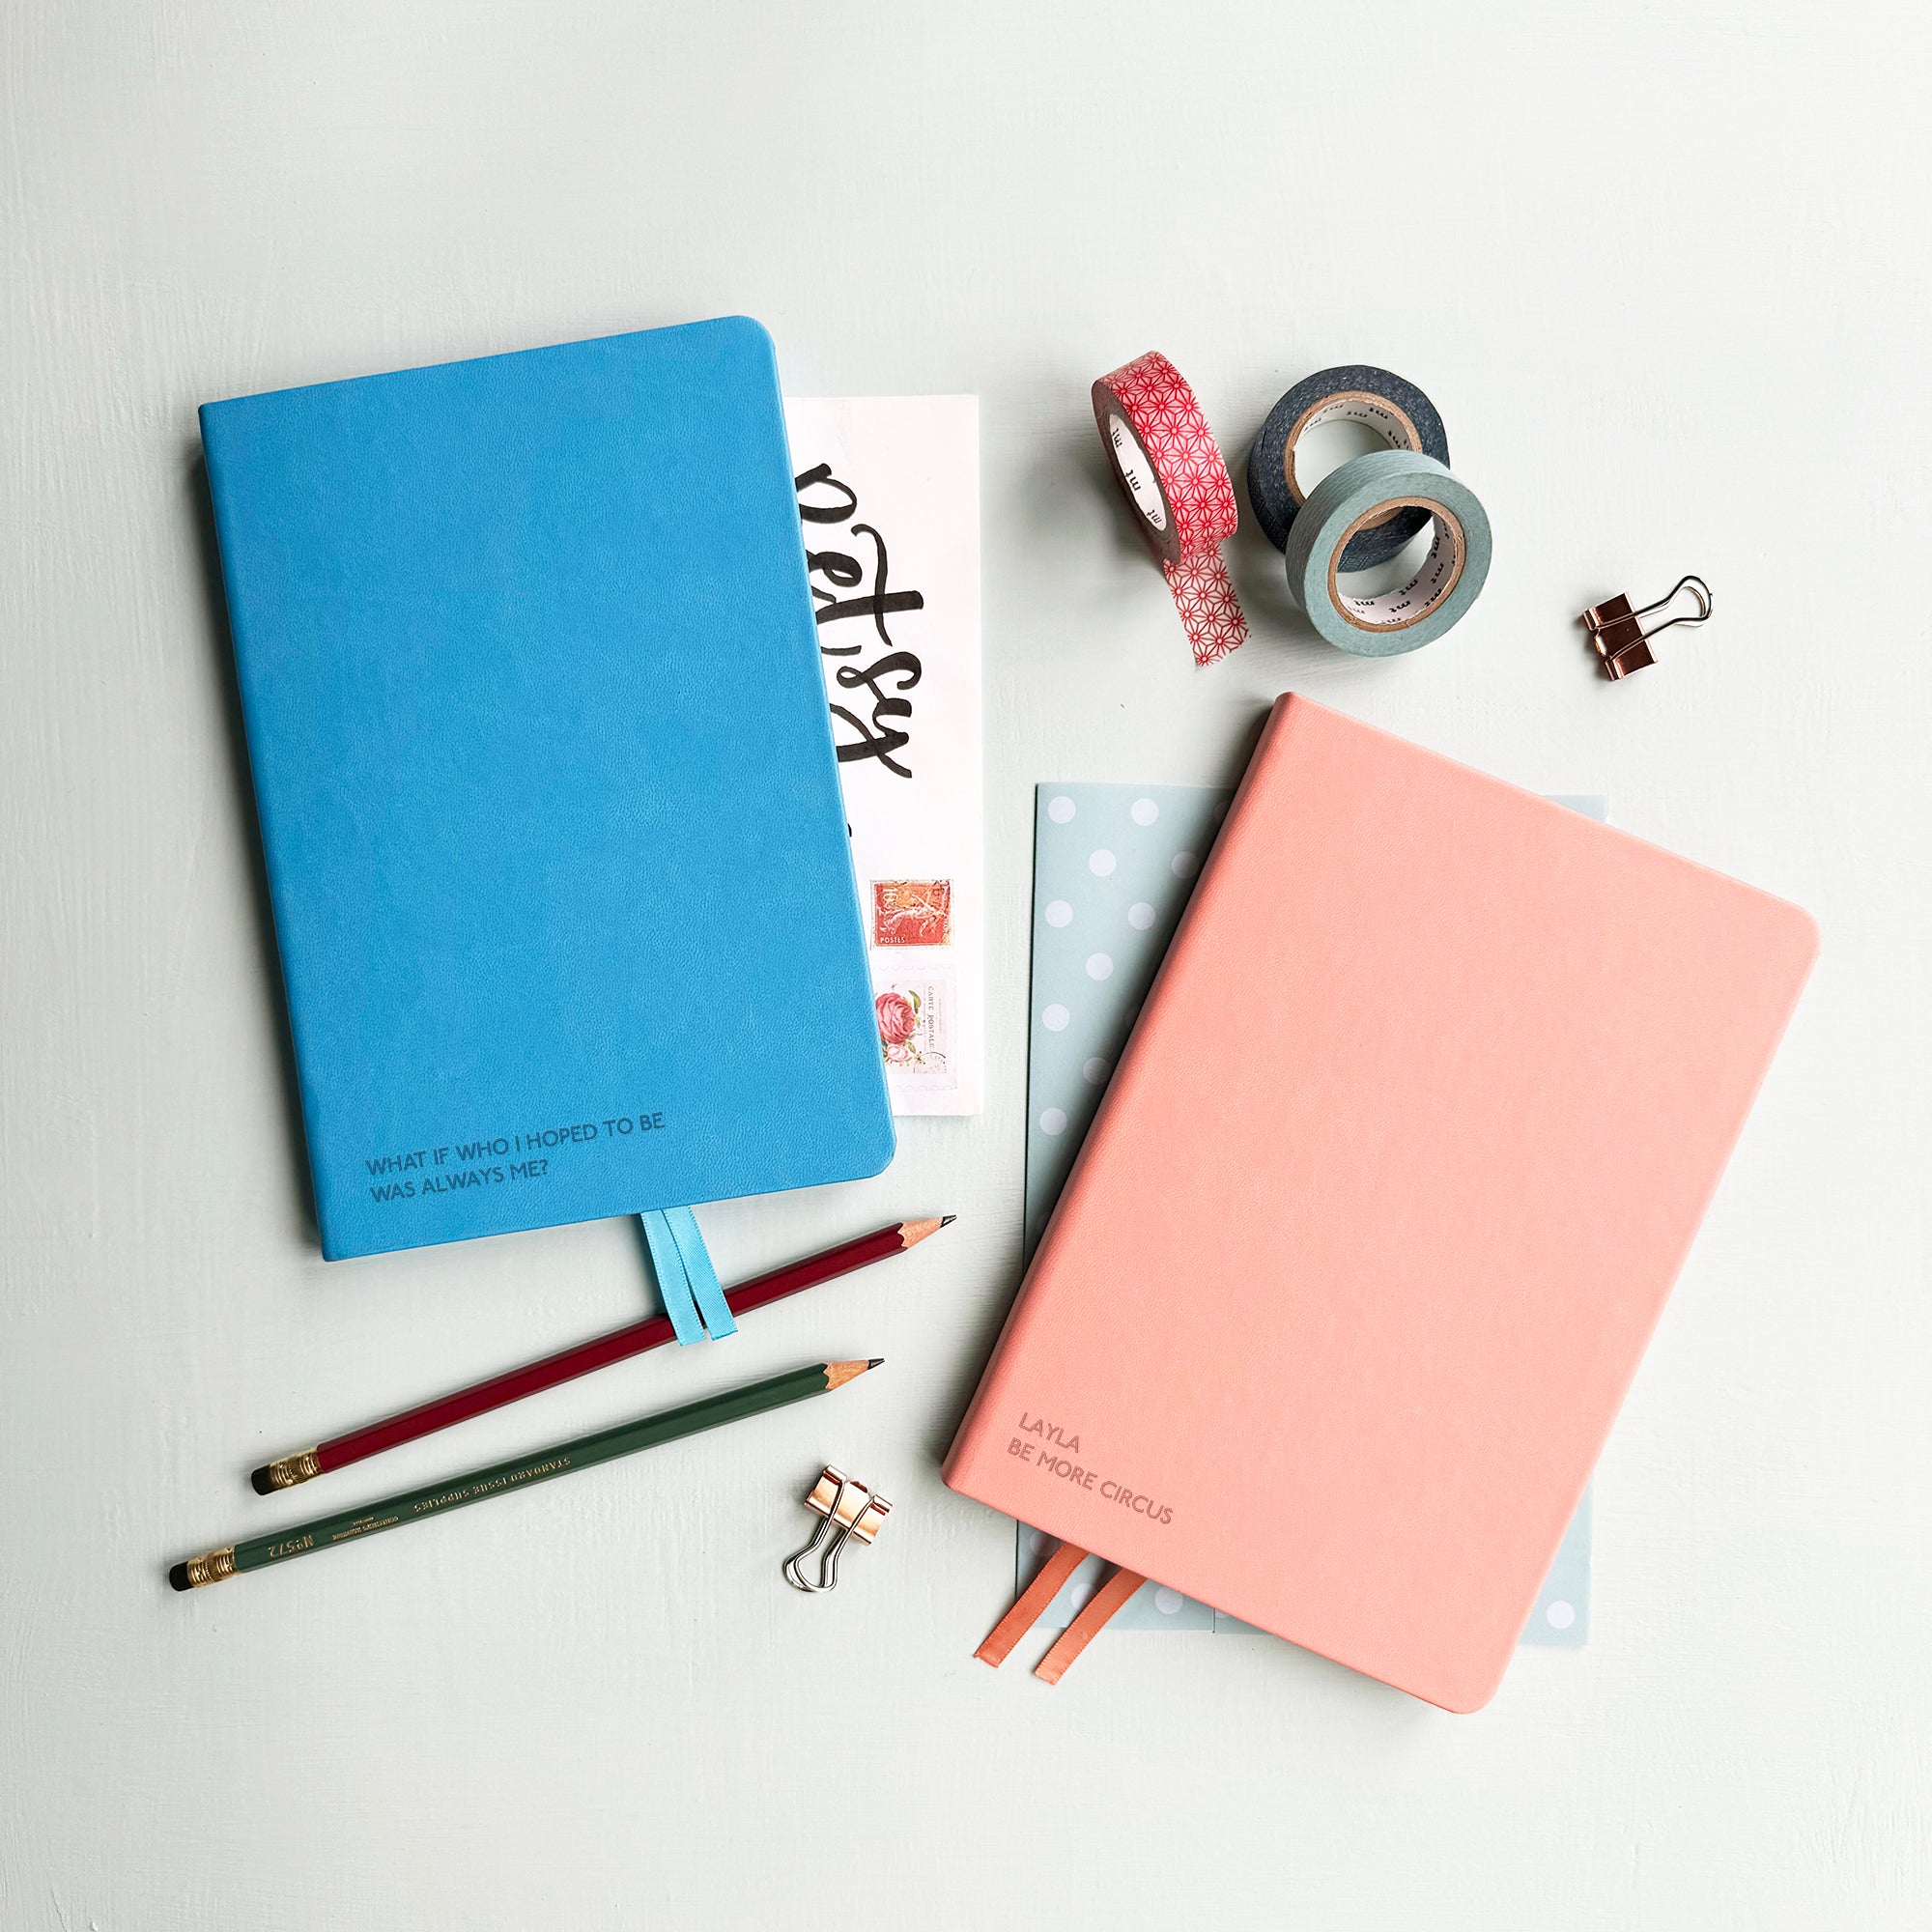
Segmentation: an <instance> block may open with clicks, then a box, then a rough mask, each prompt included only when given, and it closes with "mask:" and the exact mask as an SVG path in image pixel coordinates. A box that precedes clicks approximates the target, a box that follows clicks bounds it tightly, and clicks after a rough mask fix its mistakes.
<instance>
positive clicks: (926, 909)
mask: <svg viewBox="0 0 1932 1932" xmlns="http://www.w3.org/2000/svg"><path fill="white" fill-rule="evenodd" d="M951 942H952V880H951V879H874V880H873V881H872V944H873V945H874V946H946V945H949V944H950V943H951Z"/></svg>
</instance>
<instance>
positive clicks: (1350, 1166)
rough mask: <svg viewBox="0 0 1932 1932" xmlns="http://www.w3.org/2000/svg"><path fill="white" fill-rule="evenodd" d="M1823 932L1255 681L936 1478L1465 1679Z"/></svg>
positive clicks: (1501, 1663) (1295, 1621) (1614, 1394)
mask: <svg viewBox="0 0 1932 1932" xmlns="http://www.w3.org/2000/svg"><path fill="white" fill-rule="evenodd" d="M1816 951H1817V935H1816V928H1815V927H1814V925H1813V924H1812V922H1811V920H1810V919H1809V918H1808V916H1807V915H1805V914H1804V913H1803V912H1801V911H1800V910H1799V909H1798V908H1797V907H1795V906H1792V905H1789V904H1786V903H1785V902H1784V901H1783V900H1780V899H1776V898H1773V897H1771V896H1769V895H1766V894H1764V893H1760V892H1756V891H1754V890H1753V889H1752V888H1750V887H1748V886H1743V885H1739V884H1738V883H1736V882H1735V881H1734V880H1731V879H1727V878H1724V877H1722V876H1721V875H1719V874H1718V873H1715V872H1711V871H1708V870H1706V869H1704V868H1703V867H1699V866H1694V865H1691V864H1690V863H1689V862H1687V861H1685V860H1682V859H1677V858H1673V857H1672V856H1670V855H1669V854H1668V853H1665V852H1661V851H1659V850H1657V849H1656V848H1655V847H1654V846H1650V845H1646V844H1644V843H1643V842H1642V841H1640V840H1639V839H1636V838H1631V837H1630V836H1628V835H1627V834H1625V833H1621V832H1617V831H1614V830H1612V829H1610V828H1609V827H1607V826H1603V825H1598V824H1593V823H1592V822H1590V821H1589V820H1587V819H1585V818H1582V817H1579V816H1578V815H1577V813H1575V812H1573V811H1569V810H1565V809H1564V808H1563V807H1561V806H1557V805H1552V804H1549V803H1547V802H1546V801H1544V800H1543V799H1540V798H1537V797H1536V796H1534V795H1533V794H1531V793H1528V792H1523V791H1519V790H1517V789H1516V788H1515V787H1514V786H1512V785H1507V784H1504V783H1502V782H1500V781H1497V780H1495V779H1491V778H1487V777H1485V776H1483V775H1482V774H1481V773H1478V772H1473V771H1470V770H1469V769H1467V768H1466V767H1464V766H1462V765H1458V764H1455V763H1453V762H1451V761H1450V760H1449V759H1447V758H1442V757H1438V756H1436V755H1435V754H1434V753H1429V752H1425V751H1422V750H1420V749H1418V748H1417V747H1415V746H1412V745H1408V744H1406V743H1404V742H1403V741H1402V740H1400V739H1397V738H1391V737H1389V736H1387V735H1386V734H1384V733H1382V732H1378V731H1375V730H1372V729H1370V728H1369V727H1368V726H1367V725H1358V724H1354V723H1352V722H1351V721H1350V720H1348V719H1346V718H1343V717H1340V716H1338V715H1337V714H1336V713H1334V712H1331V711H1327V710H1324V709H1323V708H1322V707H1321V706H1320V705H1318V704H1313V703H1311V702H1309V700H1308V699H1306V698H1303V697H1296V696H1285V697H1283V698H1282V699H1281V700H1280V701H1279V702H1278V703H1277V704H1276V706H1275V708H1274V712H1273V715H1272V717H1271V718H1270V720H1269V723H1268V726H1267V729H1266V731H1265V733H1264V736H1263V739H1262V742H1261V746H1260V748H1259V750H1258V751H1257V752H1256V753H1255V757H1254V760H1253V763H1252V764H1251V766H1250V768H1249V771H1248V775H1247V778H1246V779H1245V781H1243V783H1242V786H1241V789H1240V791H1239V793H1238V794H1237V795H1236V800H1235V803H1234V805H1233V807H1232V808H1231V810H1230V811H1229V814H1228V819H1227V823H1226V825H1225V827H1224V828H1223V830H1222V833H1221V837H1220V838H1219V840H1218V842H1217V843H1216V845H1215V848H1214V853H1213V856H1212V858H1211V860H1210V861H1209V863H1208V869H1207V871H1206V873H1205V874H1204V875H1203V877H1202V880H1201V883H1200V885H1199V886H1198V887H1197V889H1196V891H1195V894H1194V897H1193V899H1192V901H1191V903H1190V905H1189V908H1188V911H1187V914H1186V917H1185V919H1184V920H1183V922H1182V923H1181V926H1180V929H1179V932H1178V933H1177V934H1176V936H1175V939H1174V943H1173V945H1172V947H1171V948H1170V950H1169V952H1168V954H1167V959H1166V963H1165V965H1164V966H1163V968H1162V971H1161V975H1160V978H1159V979H1158V980H1156V982H1155V984H1154V988H1153V991H1152V993H1151V995H1150V996H1149V999H1148V1002H1147V1005H1146V1007H1145V1009H1143V1011H1142V1015H1141V1019H1140V1022H1139V1025H1138V1026H1137V1027H1136V1029H1135V1032H1134V1035H1133V1038H1132V1040H1131V1041H1130V1042H1129V1044H1128V1047H1127V1050H1126V1052H1125V1054H1124V1055H1123V1056H1122V1061H1121V1065H1120V1067H1119V1069H1118V1070H1117V1071H1116V1073H1115V1074H1114V1077H1113V1081H1112V1084H1111V1085H1110V1087H1109V1089H1108V1092H1107V1097H1106V1099H1105V1101H1104V1102H1103V1103H1102V1106H1101V1109H1100V1112H1099V1114H1098V1116H1097V1118H1096V1119H1095V1121H1094V1126H1093V1128H1092V1130H1091V1131H1090V1132H1089V1134H1088V1137H1087V1141H1086V1143H1085V1146H1084V1148H1083V1149H1082V1151H1081V1155H1080V1158H1079V1161H1078V1164H1077V1165H1076V1166H1075V1168H1074V1170H1073V1174H1072V1176H1071V1178H1070V1179H1069V1180H1068V1182H1067V1184H1066V1187H1065V1192H1064V1193H1063V1194H1062V1196H1061V1199H1060V1205H1059V1208H1058V1209H1057V1210H1056V1212H1055V1214H1054V1216H1053V1219H1052V1221H1051V1222H1050V1224H1049V1225H1048V1228H1047V1231H1046V1234H1045V1236H1044V1237H1043V1239H1042V1240H1041V1242H1040V1246H1039V1249H1038V1252H1037V1255H1036V1256H1035V1259H1034V1264H1033V1266H1032V1267H1031V1269H1030V1270H1029V1271H1028V1274H1027V1277H1026V1280H1025V1282H1024V1284H1023V1285H1022V1287H1021V1289H1020V1293H1019V1295H1018V1297H1017V1299H1016V1300H1015V1302H1014V1304H1013V1308H1012V1312H1011V1314H1010V1316H1009V1318H1008V1321H1007V1326H1006V1330H1005V1333H1004V1334H1003V1335H1002V1337H1001V1340H1000V1344H999V1347H998V1349H997V1350H995V1352H994V1355H993V1358H992V1361H991V1362H990V1364H989V1365H988V1367H987V1370H986V1373H985V1376H984V1378H983V1379H982V1380H981V1382H980V1390H979V1393H978V1394H977V1395H976V1396H975V1398H974V1400H973V1405H972V1406H971V1408H970V1409H969V1410H968V1412H967V1415H966V1419H965V1421H964V1422H963V1424H962V1425H961V1427H960V1431H959V1435H958V1437H957V1439H956V1440H955V1441H954V1443H953V1445H952V1454H951V1455H950V1457H949V1458H948V1461H947V1464H946V1480H947V1481H948V1483H950V1484H951V1485H952V1488H954V1489H956V1490H958V1491H960V1492H962V1493H964V1494H966V1495H970V1496H974V1497H977V1498H978V1499H979V1500H980V1501H981V1502H984V1503H988V1504H991V1505H992V1506H993V1507H994V1508H996V1509H1000V1510H1004V1511H1006V1512H1007V1513H1008V1514H1009V1515H1010V1516H1015V1517H1018V1518H1020V1519H1022V1520H1025V1521H1027V1522H1031V1523H1035V1524H1037V1525H1038V1526H1039V1527H1040V1528H1042V1529H1045V1530H1047V1531H1049V1532H1050V1533H1051V1534H1053V1535H1055V1536H1058V1537H1061V1538H1064V1539H1065V1540H1066V1541H1068V1542H1071V1543H1074V1544H1076V1545H1079V1546H1080V1547H1082V1548H1088V1549H1092V1550H1094V1551H1096V1552H1098V1553H1099V1554H1100V1555H1102V1556H1105V1557H1107V1558H1108V1559H1109V1560H1111V1561H1113V1562H1116V1563H1119V1564H1121V1565H1122V1566H1124V1567H1125V1568H1127V1569H1129V1570H1133V1571H1137V1572H1139V1573H1140V1574H1142V1575H1144V1576H1148V1577H1153V1578H1155V1579H1157V1580H1158V1581H1160V1582H1163V1583H1167V1584H1170V1585H1172V1586H1173V1587H1174V1588H1175V1589H1178V1590H1180V1591H1182V1592H1184V1593H1185V1594H1186V1595H1188V1596H1191V1597H1195V1598H1198V1599H1200V1600H1201V1601H1203V1602H1204V1603H1208V1604H1211V1605H1214V1606H1215V1607H1216V1608H1217V1609H1222V1610H1226V1611H1228V1612H1229V1613H1231V1614H1232V1615H1234V1616H1237V1617H1241V1618H1245V1619H1246V1620H1247V1621H1248V1622H1250V1623H1253V1624H1258V1625H1260V1626H1261V1627H1262V1628H1264V1629H1265V1630H1269V1631H1272V1632H1274V1633H1275V1634H1278V1635H1280V1636H1284V1637H1287V1638H1288V1639H1290V1640H1291V1641H1292V1642H1294V1643H1298V1644H1302V1645H1305V1646H1306V1647H1307V1648H1309V1649H1311V1650H1315V1651H1319V1652H1320V1653H1321V1654H1322V1655H1323V1656H1325V1657H1330V1658H1333V1659H1335V1660H1336V1661H1337V1662H1342V1663H1346V1664H1349V1665H1350V1666H1352V1667H1353V1668H1355V1669H1357V1670H1362V1671H1366V1672H1368V1673H1369V1674H1370V1675H1371V1676H1374V1677H1378V1678H1381V1679H1382V1680H1384V1681H1385V1682H1387V1683H1389V1684H1393V1685H1396V1686H1398V1687H1399V1688H1400V1689H1402V1690H1408V1691H1411V1692H1413V1693H1414V1694H1415V1695H1416V1696H1418V1697H1424V1698H1427V1699H1428V1700H1429V1701H1430V1702H1431V1703H1435V1704H1439V1705H1441V1706H1443V1707H1444V1708H1445V1709H1448V1710H1452V1711H1471V1710H1475V1709H1477V1708H1478V1707H1479V1706H1481V1705H1483V1704H1485V1703H1487V1702H1488V1701H1489V1699H1490V1697H1491V1696H1492V1694H1493V1693H1494V1691H1495V1689H1496V1686H1497V1684H1498V1683H1499V1682H1500V1680H1501V1678H1502V1674H1503V1671H1504V1669H1505V1668H1506V1667H1507V1665H1508V1663H1509V1661H1510V1658H1511V1655H1512V1653H1513V1651H1514V1648H1515V1645H1516V1641H1517V1637H1518V1634H1519V1633H1520V1630H1521V1628H1522V1625H1523V1622H1524V1620H1525V1618H1526V1617H1527V1616H1528V1614H1529V1611H1530V1608H1531V1605H1533V1603H1534V1601H1535V1597H1536V1592H1537V1589H1538V1586H1539V1584H1540V1583H1541V1581H1542V1579H1543V1577H1544V1574H1545V1572H1546V1571H1547V1570H1548V1567H1549V1563H1550V1559H1551V1557H1552V1556H1553V1555H1554V1553H1555V1550H1556V1547H1557V1544H1558V1543H1559V1542H1560V1541H1561V1539H1562V1535H1563V1531H1564V1527H1565V1525H1566V1524H1567V1523H1568V1522H1569V1520H1570V1518H1571V1516H1572V1514H1573V1513H1574V1511H1575V1510H1576V1507H1577V1499H1578V1497H1579V1496H1580V1495H1581V1493H1582V1491H1583V1487H1584V1485H1585V1484H1586V1483H1587V1482H1588V1480H1589V1476H1590V1471H1591V1468H1592V1465H1593V1464H1594V1463H1595V1462H1596V1460H1597V1456H1598V1454H1599V1452H1600V1451H1601V1449H1602V1448H1603V1444H1604V1439H1605V1435H1607V1434H1608V1432H1609V1428H1610V1424H1611V1422H1612V1421H1613V1420H1614V1418H1615V1416H1616V1412H1617V1409H1618V1407H1619V1406H1621V1404H1622V1402H1623V1399H1624V1394H1625V1392H1626V1390H1627V1389H1628V1388H1629V1386H1630V1381H1631V1378H1632V1377H1633V1375H1634V1373H1635V1371H1636V1366H1637V1363H1638V1360H1639V1359H1640V1358H1641V1356H1642V1354H1643V1350H1644V1347H1645V1345H1646V1343H1647V1342H1648V1341H1649V1339H1650V1335H1651V1331H1652V1329H1653V1328H1654V1327H1655V1326H1656V1323H1657V1319H1658V1316H1659V1315H1660V1313H1661V1312H1662V1307H1663V1302H1664V1299H1665V1297H1666V1296H1667V1295H1668V1294H1669V1293H1670V1288H1671V1284H1672V1283H1673V1282H1674V1281H1675V1279H1676V1277H1677V1274H1678V1271H1679V1269H1680V1268H1681V1267H1682V1266H1683V1264H1684V1259H1685V1255H1686V1253H1687V1252H1688V1250H1689V1248H1690V1241H1691V1238H1692V1236H1693V1235H1694V1234H1695V1232H1696V1229H1697V1225H1698V1222H1699V1221H1700V1220H1701V1219H1702V1217H1703V1213H1704V1209H1705V1208H1706V1206H1707V1204H1708V1203H1709V1201H1710V1198H1711V1195H1712V1192H1713V1190H1714V1189H1715V1187H1716V1186H1717V1182H1718V1179H1719V1175H1720V1173H1721V1172H1722V1169H1723V1166H1724V1162H1725V1160H1726V1159H1727V1158H1728V1156H1729V1154H1730V1151H1731V1149H1732V1147H1733V1145H1734V1144H1735V1143H1736V1141H1737V1138H1738V1134H1739V1132H1740V1131H1741V1129H1742V1128H1743V1126H1744V1122H1745V1117H1746V1115H1747V1112H1748V1110H1749V1107H1750V1104H1751V1100H1752V1098H1753V1096H1754V1095H1755V1094H1756V1092H1757V1089H1758V1086H1759V1084H1760V1082H1761V1081H1762V1080H1763V1078H1764V1074H1765V1071H1766V1069H1767V1067H1768V1065H1769V1064H1770V1061H1771V1057H1772V1054H1773V1052H1774V1050H1775V1049H1776V1044H1777V1041H1778V1037H1779V1036H1780V1035H1781V1034H1782V1033H1783V1031H1784V1027H1785V1023H1786V1021H1787V1020H1788V1018H1789V1017H1790V1013H1791V1009H1792V1007H1793V1004H1794V1003H1795V1001H1796V1000H1797V997H1798V993H1799V990H1800V988H1801V987H1802V986H1803V984H1804V978H1805V975H1806V974H1807V973H1808V971H1809V970H1810V966H1811V961H1812V959H1813V957H1814V955H1815V953H1816Z"/></svg>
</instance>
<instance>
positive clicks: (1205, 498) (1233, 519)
mask: <svg viewBox="0 0 1932 1932" xmlns="http://www.w3.org/2000/svg"><path fill="white" fill-rule="evenodd" d="M1094 421H1095V422H1096V423H1097V424H1098V425H1099V428H1100V440H1101V442H1102V443H1104V444H1105V445H1106V450H1107V458H1108V461H1109V462H1110V463H1111V464H1112V465H1113V468H1114V477H1115V480H1116V481H1117V482H1118V483H1119V484H1120V486H1121V494H1122V496H1124V497H1126V499H1127V502H1128V504H1129V505H1130V506H1131V507H1132V509H1133V512H1134V526H1135V527H1136V528H1137V529H1138V530H1139V531H1140V533H1141V536H1142V537H1143V538H1144V539H1145V541H1146V543H1147V547H1148V548H1149V550H1151V552H1152V553H1153V557H1154V561H1155V562H1156V563H1158V564H1159V565H1160V567H1161V569H1162V571H1163V572H1164V573H1165V574H1166V577H1167V587H1168V588H1169V590H1170V591H1172V592H1173V594H1174V602H1175V608H1176V609H1177V610H1179V612H1180V621H1181V623H1182V625H1183V626H1184V627H1185V628H1186V631H1187V641H1188V643H1189V644H1190V645H1192V646H1193V650H1194V662H1195V663H1196V664H1200V665H1210V664H1213V663H1214V662H1215V660H1216V659H1218V658H1224V657H1226V656H1227V655H1228V653H1229V652H1230V651H1232V650H1237V649H1238V648H1239V647H1240V645H1241V643H1242V642H1243V640H1244V639H1246V637H1247V635H1248V623H1247V619H1246V618H1245V617H1243V616H1242V614H1241V606H1240V601H1239V600H1238V599H1237V598H1236V595H1235V586H1234V584H1233V582H1231V581H1230V579H1229V576H1228V568H1227V565H1226V564H1225V563H1223V562H1222V560H1221V543H1222V540H1223V539H1224V538H1226V537H1231V536H1233V535H1234V533H1235V528H1236V524H1237V523H1238V522H1239V518H1240V512H1239V510H1238V509H1237V508H1236V503H1235V484H1234V479H1233V478H1232V477H1231V476H1230V475H1229V474H1228V466H1227V463H1226V461H1225V460H1224V459H1223V457H1222V455H1221V451H1220V448H1219V446H1218V445H1217V444H1216V443H1215V441H1214V433H1213V431H1212V430H1210V429H1209V428H1208V418H1207V417H1206V416H1205V415H1203V414H1202V412H1201V405H1200V404H1199V403H1198V402H1196V401H1195V399H1194V391H1193V390H1192V389H1190V388H1189V387H1188V386H1187V383H1186V380H1185V378H1183V377H1182V375H1181V373H1180V371H1179V369H1177V368H1176V367H1175V366H1174V364H1173V363H1172V362H1170V361H1169V360H1168V359H1167V357H1166V356H1165V355H1157V354H1156V353H1154V352H1153V351H1151V350H1150V351H1149V352H1148V354H1147V355H1139V356H1136V357H1135V358H1134V360H1133V361H1131V362H1128V363H1126V364H1124V365H1123V366H1122V367H1121V368H1119V369H1116V370H1115V371H1114V372H1113V374H1112V375H1110V376H1102V377H1101V378H1100V380H1099V381H1098V382H1097V383H1095V384H1094Z"/></svg>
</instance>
